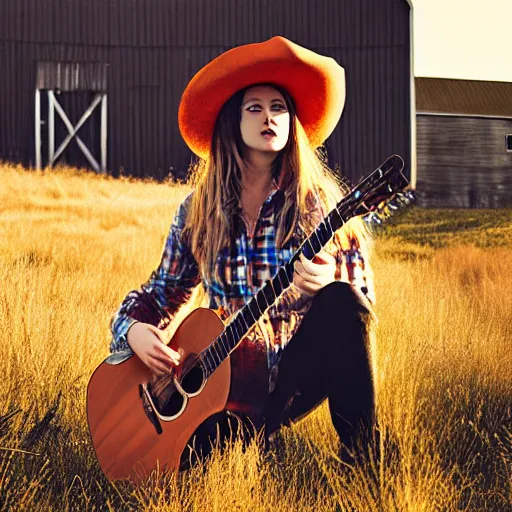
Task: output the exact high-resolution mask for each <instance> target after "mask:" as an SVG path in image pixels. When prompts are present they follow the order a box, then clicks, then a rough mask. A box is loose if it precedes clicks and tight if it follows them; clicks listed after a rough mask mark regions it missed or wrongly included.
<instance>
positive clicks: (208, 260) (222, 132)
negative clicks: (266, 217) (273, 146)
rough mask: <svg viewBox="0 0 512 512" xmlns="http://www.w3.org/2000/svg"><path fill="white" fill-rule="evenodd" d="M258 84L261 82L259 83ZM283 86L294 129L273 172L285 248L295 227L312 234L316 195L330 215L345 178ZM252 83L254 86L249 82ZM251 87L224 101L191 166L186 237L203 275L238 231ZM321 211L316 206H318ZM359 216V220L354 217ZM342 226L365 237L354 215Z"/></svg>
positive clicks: (209, 272)
mask: <svg viewBox="0 0 512 512" xmlns="http://www.w3.org/2000/svg"><path fill="white" fill-rule="evenodd" d="M258 85H259V84H258ZM265 85H270V86H271V87H274V88H275V89H277V90H279V91H280V92H281V94H282V95H283V97H284V99H285V101H286V104H287V107H288V111H289V113H290V134H289V137H288V142H287V144H286V146H285V147H284V148H283V149H282V150H281V152H280V153H279V154H278V155H277V157H276V159H275V160H274V163H273V167H272V173H273V176H274V178H275V179H276V181H277V182H278V185H279V188H280V189H281V190H282V191H283V192H284V203H283V207H282V209H281V210H280V212H279V214H278V217H277V237H276V242H277V247H278V248H281V247H283V245H284V244H286V243H287V242H288V241H289V240H290V239H291V238H292V237H293V235H294V234H295V233H296V232H297V228H299V230H300V231H302V233H304V234H306V235H307V234H309V233H310V232H311V231H312V230H313V229H314V228H315V227H316V226H317V224H318V222H319V221H320V220H321V218H318V215H312V212H313V211H315V205H314V202H315V198H318V200H319V201H320V204H321V209H322V210H323V212H324V215H326V214H327V213H328V212H329V211H330V210H331V209H332V208H334V206H335V205H336V203H337V202H338V201H339V200H340V199H341V198H342V197H343V195H344V190H343V187H342V184H341V182H340V181H339V180H338V179H337V178H336V176H335V175H334V174H333V173H332V171H331V170H330V169H329V167H328V166H327V164H326V162H325V160H324V158H323V156H322V153H321V152H320V151H318V150H315V148H313V147H311V145H310V143H309V140H308V137H307V135H306V132H305V131H304V128H303V127H302V125H301V123H300V121H299V119H298V117H297V115H296V111H295V105H294V102H293V99H292V98H291V96H290V95H289V94H288V93H287V92H286V91H285V90H283V89H281V88H280V87H278V86H276V85H274V84H265ZM251 87H253V86H252V85H251ZM246 90H247V89H244V90H241V91H238V92H237V93H235V94H234V95H233V96H232V97H231V98H230V99H229V100H228V101H227V102H226V103H225V104H224V106H223V108H222V110H221V112H220V113H219V116H218V117H217V121H216V124H215V129H214V133H213V137H212V143H211V147H210V154H209V156H208V158H207V159H206V160H200V161H199V162H198V163H197V164H196V165H195V167H194V168H193V169H192V175H191V182H192V184H193V185H194V186H195V191H194V194H193V196H192V200H191V204H190V207H189V210H188V215H187V221H186V224H185V229H184V236H186V238H187V241H188V243H189V245H190V248H191V250H192V254H193V255H194V257H195V259H196V261H197V263H198V265H199V269H200V272H201V274H202V275H203V276H204V277H206V279H208V280H209V279H211V278H212V277H213V278H214V277H216V276H215V275H214V274H215V263H216V259H217V255H218V254H219V251H220V250H221V249H223V248H225V247H227V246H229V245H230V244H231V242H232V241H233V240H234V237H235V236H236V229H237V228H236V225H237V224H236V222H235V218H236V215H237V214H238V213H239V203H240V194H241V170H240V169H241V168H243V166H244V162H243V158H242V155H243V144H244V143H243V140H242V135H241V132H240V108H241V105H242V99H243V96H244V93H245V91H246ZM316 210H318V208H316ZM354 221H355V222H354ZM354 221H353V222H349V223H348V224H347V225H346V227H344V228H343V230H342V233H340V235H341V236H340V241H341V243H342V245H344V242H343V240H346V243H348V238H349V235H351V236H357V237H358V238H359V239H360V243H364V242H365V240H366V238H367V237H366V232H365V229H364V227H363V223H362V222H358V220H356V219H354Z"/></svg>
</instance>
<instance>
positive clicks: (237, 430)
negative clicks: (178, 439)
mask: <svg viewBox="0 0 512 512" xmlns="http://www.w3.org/2000/svg"><path fill="white" fill-rule="evenodd" d="M372 316H373V313H372V311H371V306H370V304H369V302H368V301H367V299H366V298H365V297H364V296H363V295H362V294H359V293H357V292H356V291H355V290H354V288H353V287H352V286H350V285H349V284H346V283H341V282H335V283H332V284H330V285H328V286H326V287H325V288H323V289H322V290H320V291H319V292H318V293H317V295H316V296H315V298H314V299H313V303H312V305H311V309H310V310H309V311H308V313H307V314H306V316H305V317H304V319H303V321H302V323H301V325H300V327H299V330H298V331H297V333H296V334H295V336H294V337H293V339H292V340H290V342H289V344H288V345H287V346H286V347H285V349H284V351H283V355H282V359H281V361H280V363H279V373H278V378H277V384H276V388H275V390H274V391H273V392H272V393H271V394H270V396H269V401H268V406H267V408H266V414H265V417H266V419H265V429H266V434H267V435H270V434H272V433H274V432H275V431H277V430H278V429H279V428H280V427H281V426H282V425H288V424H289V423H290V422H291V421H294V420H297V419H300V418H301V417H302V416H304V415H305V414H307V413H308V412H309V411H311V410H312V409H314V408H315V407H316V406H317V405H318V404H320V403H321V402H322V401H323V400H324V399H325V398H328V400H329V411H330V414H331V419H332V422H333V425H334V428H335V429H336V432H337V433H338V436H339V438H340V441H341V443H342V445H343V446H344V447H345V448H348V449H349V450H352V448H355V443H356V442H357V441H358V439H359V438H361V439H362V440H363V441H364V440H365V437H364V436H365V435H366V434H367V433H369V432H370V430H371V428H372V426H373V425H374V423H375V396H374V386H373V378H372V366H371V360H370V351H369V348H370V347H369V345H370V343H369V338H370V323H371V321H372ZM251 430H253V429H251V428H250V427H248V426H247V425H244V424H243V422H242V424H241V423H240V422H239V421H238V420H236V421H234V420H233V417H232V416H230V415H226V414H223V413H221V414H219V415H217V416H216V417H215V418H213V417H212V418H211V419H210V420H208V422H206V423H205V424H203V425H201V427H199V429H198V430H197V431H196V437H195V443H194V449H195V450H196V451H198V452H202V454H203V455H205V454H207V453H208V452H209V446H210V445H211V442H212V440H214V439H218V438H219V436H220V438H221V439H220V440H223V439H225V438H227V437H228V436H232V435H233V434H235V435H242V436H243V437H245V438H247V437H250V435H251ZM185 451H186V452H187V450H185ZM184 455H185V456H187V455H186V453H184Z"/></svg>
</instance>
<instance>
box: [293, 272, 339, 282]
mask: <svg viewBox="0 0 512 512" xmlns="http://www.w3.org/2000/svg"><path fill="white" fill-rule="evenodd" d="M295 275H298V276H299V277H300V278H301V279H302V280H303V281H304V282H306V283H311V284H312V285H315V286H325V285H326V284H328V283H329V282H331V281H332V279H329V277H328V275H327V274H320V275H313V274H310V273H309V272H306V270H305V269H303V270H296V271H295Z"/></svg>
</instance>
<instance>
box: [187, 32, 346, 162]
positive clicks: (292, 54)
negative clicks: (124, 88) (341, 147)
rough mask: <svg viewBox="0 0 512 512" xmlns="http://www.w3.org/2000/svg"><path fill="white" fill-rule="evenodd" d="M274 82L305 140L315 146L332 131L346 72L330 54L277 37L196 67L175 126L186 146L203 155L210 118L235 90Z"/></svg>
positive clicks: (212, 121)
mask: <svg viewBox="0 0 512 512" xmlns="http://www.w3.org/2000/svg"><path fill="white" fill-rule="evenodd" d="M257 83H273V84H276V85H278V86H280V87H282V88H283V89H285V90H286V91H287V92H288V93H289V94H290V95H291V96H292V98H293V100H294V102H295V106H296V110H297V117H298V118H299V120H300V122H301V124H302V126H303V127H304V129H305V131H306V134H307V136H308V138H309V141H310V142H311V144H313V145H314V146H320V145H321V144H322V143H323V142H324V141H325V139H327V137H328V136H329V135H330V134H331V133H332V131H333V130H334V128H335V127H336V125H337V124H338V121H339V119H340V117H341V113H342V112H343V106H344V104H345V70H344V69H343V68H342V67H341V66H340V65H339V64H338V63H337V62H336V61H335V60H334V59H332V58H330V57H325V56H323V55H319V54H317V53H315V52H313V51H311V50H308V49H307V48H304V47H302V46H299V45H298V44H295V43H292V42H291V41H289V40H288V39H286V38H284V37H281V36H276V37H273V38H272V39H269V40H268V41H264V42H263V43H253V44H247V45H244V46H238V47H236V48H232V49H231V50H228V51H227V52H225V53H223V54H222V55H219V56H218V57H216V58H215V59H213V60H212V61H211V62H209V63H208V64H207V65H206V66H204V67H203V68H202V69H200V70H199V71H198V72H197V73H196V74H195V75H194V76H193V77H192V79H191V80H190V82H189V83H188V85H187V87H186V88H185V91H184V92H183V95H182V97H181V102H180V106H179V109H178V124H179V128H180V132H181V135H182V137H183V139H184V140H185V142H186V143H187V145H188V147H189V148H190V149H191V150H192V151H193V152H194V153H196V155H198V156H199V157H200V158H203V159H205V158H206V157H207V156H208V154H209V151H210V144H211V140H212V136H213V130H214V126H215V121H216V119H217V116H218V115H219V112H220V111H221V109H222V106H223V105H224V103H225V102H226V101H227V100H228V99H229V98H230V97H231V96H232V95H233V94H235V93H236V92H237V91H239V90H241V89H244V88H245V87H248V86H250V85H253V84H257Z"/></svg>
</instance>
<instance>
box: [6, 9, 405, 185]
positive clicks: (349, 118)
mask: <svg viewBox="0 0 512 512" xmlns="http://www.w3.org/2000/svg"><path fill="white" fill-rule="evenodd" d="M0 9H1V11H0V158H3V159H8V160H17V161H21V162H23V163H25V164H33V163H34V92H35V83H36V68H37V63H38V62H42V61H55V62H59V61H60V62H101V63H107V64H108V65H109V67H108V77H107V81H108V99H109V103H108V105H109V107H108V109H109V130H108V145H109V146H108V167H109V169H111V170H112V173H113V174H114V175H117V174H118V172H119V169H121V168H122V169H124V172H125V173H129V174H133V175H136V176H146V175H151V176H155V177H163V176H165V175H167V174H168V173H169V172H170V170H171V169H173V168H174V169H175V171H174V172H179V171H183V170H185V169H186V168H187V166H188V164H189V162H190V159H191V153H190V152H189V151H188V148H187V147H186V145H185V144H184V142H183V141H182V140H181V137H180V135H179V131H178V126H177V108H178V104H179V99H180V96H181V93H182V91H183V89H184V87H185V86H186V84H187V82H188V80H189V79H190V78H191V77H192V75H193V74H194V73H195V72H196V71H197V70H198V69H199V68H200V67H201V66H203V65H204V64H205V63H207V62H208V61H209V60H211V59H212V58H213V57H215V56H217V55H219V54H220V53H221V52H223V51H225V50H227V49H229V48H231V47H233V46H237V45H240V44H245V43H249V42H255V41H262V40H265V39H268V38H270V37H272V36H274V35H284V36H285V37H288V38H289V39H291V40H293V41H295V42H297V43H298V44H301V45H303V46H307V47H310V48H312V49H314V50H316V51H319V52H321V53H324V54H327V55H330V56H332V57H334V58H335V59H336V60H337V61H338V62H339V63H340V64H341V65H343V66H344V67H345V69H346V75H347V103H346V108H345V112H344V114H343V117H342V121H341V122H340V125H339V126H338V128H337V129H336V131H335V132H334V134H333V135H332V136H331V138H330V141H329V144H330V146H331V151H332V155H333V162H332V163H333V164H334V163H336V162H337V163H339V164H340V165H341V168H342V169H343V170H344V171H345V172H346V174H347V175H348V176H349V177H350V178H351V179H352V180H356V179H357V178H358V177H359V176H361V175H362V174H365V173H366V172H368V171H369V170H371V169H373V168H374V167H375V166H376V165H378V164H379V163H380V162H381V161H382V160H383V159H384V158H385V157H386V156H388V155H389V154H391V153H394V152H396V153H399V154H401V155H402V156H403V157H404V158H405V160H406V164H407V169H409V166H410V153H411V151H410V133H409V131H410V130H409V126H410V92H409V84H410V76H409V70H410V60H409V59H410V47H409V10H410V7H409V5H408V3H407V2H406V0H379V1H375V0H244V1H240V0H0Z"/></svg>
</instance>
